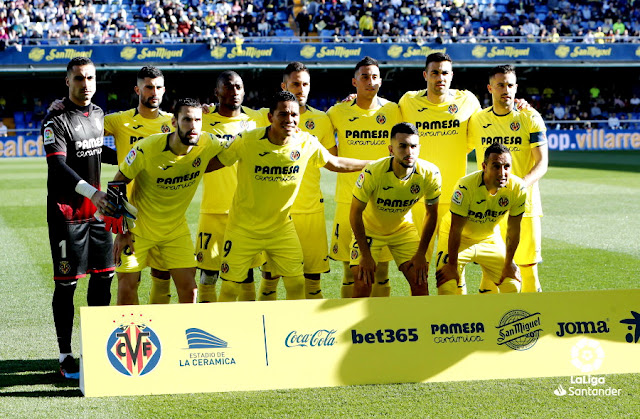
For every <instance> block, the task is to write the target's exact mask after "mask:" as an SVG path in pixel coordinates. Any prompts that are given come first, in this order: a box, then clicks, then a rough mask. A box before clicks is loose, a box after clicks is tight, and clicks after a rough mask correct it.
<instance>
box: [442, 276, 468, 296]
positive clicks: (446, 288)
mask: <svg viewBox="0 0 640 419" xmlns="http://www.w3.org/2000/svg"><path fill="white" fill-rule="evenodd" d="M461 294H462V289H461V288H460V287H458V282H457V281H456V280H455V279H450V280H449V281H447V282H445V283H444V284H441V285H440V286H439V287H438V295H461Z"/></svg>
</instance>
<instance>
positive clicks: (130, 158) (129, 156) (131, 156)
mask: <svg viewBox="0 0 640 419" xmlns="http://www.w3.org/2000/svg"><path fill="white" fill-rule="evenodd" d="M136 156H137V153H136V149H135V148H132V149H131V150H130V151H129V154H127V157H125V158H124V161H126V162H127V164H128V165H129V166H131V165H132V164H133V161H134V160H135V159H136Z"/></svg>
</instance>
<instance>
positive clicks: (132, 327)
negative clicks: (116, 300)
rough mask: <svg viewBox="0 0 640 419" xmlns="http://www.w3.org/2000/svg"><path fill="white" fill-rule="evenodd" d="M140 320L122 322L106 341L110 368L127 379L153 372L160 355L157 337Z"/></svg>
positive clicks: (160, 350)
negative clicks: (127, 377)
mask: <svg viewBox="0 0 640 419" xmlns="http://www.w3.org/2000/svg"><path fill="white" fill-rule="evenodd" d="M131 316H132V317H133V316H134V315H133V313H132V314H131ZM141 316H142V314H140V317H141ZM122 317H124V314H123V315H122ZM123 320H124V319H123ZM140 320H142V319H140ZM140 320H137V319H133V318H132V319H131V321H129V322H126V321H123V322H122V323H121V324H120V325H119V326H118V327H116V328H115V330H114V331H113V332H112V333H111V335H110V336H109V339H107V358H108V359H109V362H110V363H111V366H113V368H115V369H116V371H118V372H119V373H121V374H124V375H127V376H129V377H133V376H142V375H145V374H148V373H150V372H151V371H153V369H154V368H155V367H156V366H157V365H158V361H160V356H161V354H162V348H161V345H160V339H159V338H158V335H156V333H155V332H154V331H153V329H151V328H150V327H149V326H147V325H146V324H144V323H142V322H141V321H140ZM149 321H151V320H149ZM114 323H115V320H114Z"/></svg>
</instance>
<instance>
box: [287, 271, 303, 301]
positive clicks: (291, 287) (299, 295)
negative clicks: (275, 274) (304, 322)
mask: <svg viewBox="0 0 640 419" xmlns="http://www.w3.org/2000/svg"><path fill="white" fill-rule="evenodd" d="M282 282H284V288H285V289H286V290H287V300H302V299H304V276H302V275H300V276H283V277H282Z"/></svg>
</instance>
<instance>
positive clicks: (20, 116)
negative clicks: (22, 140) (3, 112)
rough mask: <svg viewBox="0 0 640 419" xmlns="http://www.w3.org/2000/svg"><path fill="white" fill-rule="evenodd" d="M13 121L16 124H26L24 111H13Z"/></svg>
mask: <svg viewBox="0 0 640 419" xmlns="http://www.w3.org/2000/svg"><path fill="white" fill-rule="evenodd" d="M13 122H14V123H15V124H16V125H18V124H21V125H26V124H25V118H24V112H14V113H13Z"/></svg>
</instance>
